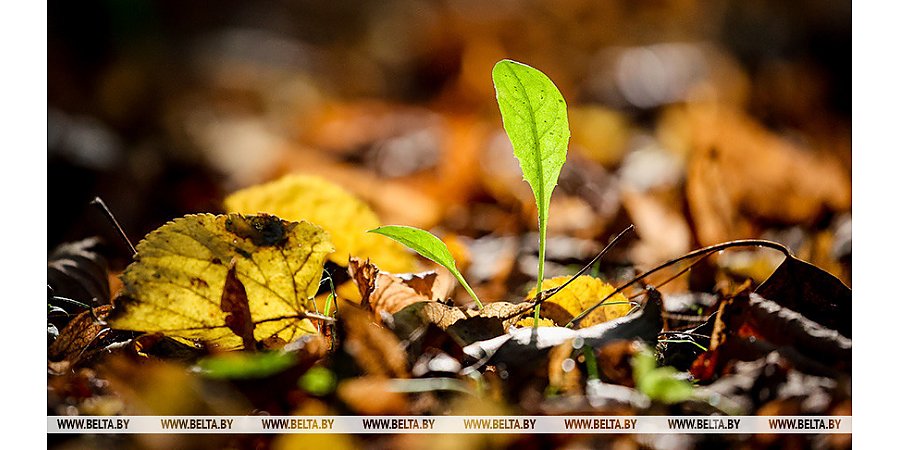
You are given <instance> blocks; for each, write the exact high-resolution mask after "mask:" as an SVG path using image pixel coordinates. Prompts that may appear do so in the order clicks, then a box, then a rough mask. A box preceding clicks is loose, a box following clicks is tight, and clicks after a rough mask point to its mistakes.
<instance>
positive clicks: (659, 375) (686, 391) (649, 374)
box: [631, 348, 694, 404]
mask: <svg viewBox="0 0 900 450" xmlns="http://www.w3.org/2000/svg"><path fill="white" fill-rule="evenodd" d="M631 371H632V374H633V375H634V384H635V387H637V389H638V390H639V391H641V392H643V393H644V395H646V396H647V397H650V398H651V399H653V400H656V401H659V402H662V403H669V404H671V403H679V402H683V401H685V400H687V399H688V398H690V397H691V395H692V394H693V392H694V388H693V386H692V385H691V383H689V382H688V381H686V380H682V379H680V378H678V377H677V374H678V371H677V370H675V368H674V367H669V366H663V367H657V366H656V356H654V354H653V352H652V351H650V349H647V348H644V349H641V351H639V352H637V353H635V354H634V356H632V357H631Z"/></svg>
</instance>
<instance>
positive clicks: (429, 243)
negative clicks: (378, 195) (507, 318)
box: [369, 225, 484, 309]
mask: <svg viewBox="0 0 900 450" xmlns="http://www.w3.org/2000/svg"><path fill="white" fill-rule="evenodd" d="M369 233H377V234H380V235H382V236H387V237H389V238H391V239H393V240H395V241H397V242H399V243H401V244H403V245H405V246H407V247H409V248H411V249H413V250H415V251H416V253H418V254H420V255H422V256H424V257H426V258H428V259H430V260H432V261H434V262H436V263H438V264H440V265H442V266H444V267H445V268H446V269H447V270H449V271H450V273H452V274H453V276H454V277H456V280H457V281H459V284H461V285H462V287H463V288H465V290H466V292H468V293H469V295H471V296H472V300H475V304H477V305H478V309H481V308H484V305H483V304H482V303H481V300H479V299H478V296H477V295H475V291H473V290H472V288H471V287H469V283H466V279H465V278H463V276H462V274H461V273H460V272H459V269H457V268H456V260H455V259H453V255H451V254H450V250H449V249H448V248H447V244H444V242H443V241H441V240H440V239H438V237H437V236H435V235H433V234H431V233H429V232H427V231H425V230H420V229H418V228H415V227H408V226H403V225H386V226H383V227H378V228H376V229H374V230H369Z"/></svg>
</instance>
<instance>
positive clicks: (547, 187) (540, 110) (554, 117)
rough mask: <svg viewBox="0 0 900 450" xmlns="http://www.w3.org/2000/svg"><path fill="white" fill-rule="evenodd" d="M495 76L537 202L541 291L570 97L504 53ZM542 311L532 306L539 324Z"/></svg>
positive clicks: (514, 143)
mask: <svg viewBox="0 0 900 450" xmlns="http://www.w3.org/2000/svg"><path fill="white" fill-rule="evenodd" d="M492 76H493V79H494V89H496V91H497V104H498V105H500V115H501V116H502V117H503V128H504V129H505V130H506V134H507V136H509V140H510V141H511V142H512V146H513V153H514V154H515V155H516V158H518V160H519V166H520V167H521V168H522V175H523V176H524V178H525V181H527V182H528V184H529V185H531V190H532V192H534V200H535V203H536V204H537V208H538V232H539V234H538V236H539V237H538V276H537V286H536V287H537V289H536V290H537V292H541V291H542V289H541V284H542V283H543V281H544V255H545V248H546V244H547V217H548V215H549V212H550V195H552V194H553V188H555V187H556V182H557V180H558V179H559V172H560V171H561V170H562V166H563V164H565V162H566V150H567V148H568V145H569V136H570V134H571V133H570V131H569V119H568V115H567V114H566V101H565V100H564V99H563V96H562V94H561V93H560V92H559V89H557V88H556V85H554V84H553V82H552V81H550V78H548V77H547V75H544V74H543V73H542V72H541V71H539V70H537V69H535V68H533V67H530V66H526V65H525V64H522V63H518V62H515V61H510V60H508V59H505V60H503V61H500V62H498V63H497V64H496V65H495V66H494V70H493V72H492ZM540 314H541V307H540V304H538V305H537V306H536V307H535V308H534V323H535V326H537V323H538V318H539V317H540Z"/></svg>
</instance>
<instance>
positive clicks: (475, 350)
mask: <svg viewBox="0 0 900 450" xmlns="http://www.w3.org/2000/svg"><path fill="white" fill-rule="evenodd" d="M661 328H662V305H661V299H660V297H659V293H658V292H656V291H651V294H650V298H649V299H648V300H647V304H646V305H645V306H644V309H643V310H641V311H638V312H636V313H634V314H630V315H628V316H625V317H620V318H618V319H615V320H612V321H609V322H604V323H600V324H597V325H594V326H592V327H587V328H580V329H577V330H573V329H570V328H563V327H540V328H537V329H534V328H512V329H510V331H509V332H508V333H506V334H504V335H502V336H498V337H496V338H493V339H489V340H486V341H480V342H475V343H473V344H470V345H468V346H466V347H465V348H463V351H465V353H466V355H468V356H469V357H471V358H473V359H474V360H476V361H478V362H477V363H476V364H475V365H474V366H472V367H480V366H482V365H484V364H489V363H490V364H499V363H502V364H505V365H507V366H508V367H512V368H515V367H519V366H522V365H528V364H534V363H535V361H537V360H538V359H541V358H544V357H546V355H547V353H548V352H549V351H550V349H551V348H553V347H556V346H557V345H561V344H563V343H565V342H566V341H567V340H569V339H580V342H581V343H582V345H590V346H592V347H594V348H599V347H601V346H603V345H605V344H606V343H608V342H612V341H616V340H620V339H641V340H643V341H644V342H647V343H650V344H653V343H655V342H656V339H657V334H658V333H659V330H660V329H661ZM535 332H536V333H537V336H534V333H535Z"/></svg>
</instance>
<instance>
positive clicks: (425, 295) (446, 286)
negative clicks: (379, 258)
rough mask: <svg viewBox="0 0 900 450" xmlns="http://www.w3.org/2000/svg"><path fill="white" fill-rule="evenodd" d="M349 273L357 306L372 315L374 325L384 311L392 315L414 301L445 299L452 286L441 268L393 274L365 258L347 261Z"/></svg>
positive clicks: (448, 273) (447, 275)
mask: <svg viewBox="0 0 900 450" xmlns="http://www.w3.org/2000/svg"><path fill="white" fill-rule="evenodd" d="M348 271H349V272H350V276H351V277H352V278H353V280H354V281H355V282H356V285H357V287H358V288H359V293H360V296H361V298H362V300H361V301H360V304H361V305H362V306H364V307H367V308H370V309H371V310H372V311H374V312H375V320H376V321H377V322H381V316H382V313H383V312H384V313H387V314H394V313H396V312H398V311H400V310H401V309H403V308H405V307H407V306H409V305H411V304H413V303H416V302H423V301H440V300H445V299H447V298H448V296H449V295H450V292H451V291H452V289H453V287H454V285H455V282H454V280H453V277H452V275H450V272H449V271H447V270H446V269H444V268H438V269H436V270H432V271H428V272H421V273H407V274H392V273H388V272H382V271H380V270H379V269H378V267H376V266H375V264H372V263H371V262H370V261H369V260H368V259H367V260H365V261H363V260H361V259H360V258H350V265H349V267H348Z"/></svg>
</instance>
